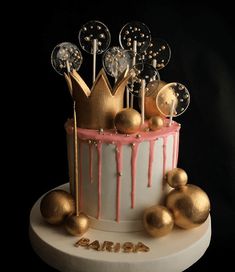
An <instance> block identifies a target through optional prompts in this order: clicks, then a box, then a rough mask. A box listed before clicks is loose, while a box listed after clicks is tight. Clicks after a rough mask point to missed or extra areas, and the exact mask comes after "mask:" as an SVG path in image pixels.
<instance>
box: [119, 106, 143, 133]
mask: <svg viewBox="0 0 235 272" xmlns="http://www.w3.org/2000/svg"><path fill="white" fill-rule="evenodd" d="M114 123H115V127H116V129H117V130H118V132H120V133H126V134H132V133H135V132H137V131H138V130H139V129H140V125H141V115H140V113H139V112H138V111H136V110H134V109H131V108H128V109H124V110H122V111H120V112H118V113H117V115H116V116H115V119H114Z"/></svg>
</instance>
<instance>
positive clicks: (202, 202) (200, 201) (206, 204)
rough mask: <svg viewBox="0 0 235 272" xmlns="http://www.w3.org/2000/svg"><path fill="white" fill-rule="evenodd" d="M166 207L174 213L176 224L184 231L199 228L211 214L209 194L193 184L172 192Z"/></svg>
mask: <svg viewBox="0 0 235 272" xmlns="http://www.w3.org/2000/svg"><path fill="white" fill-rule="evenodd" d="M166 206H167V208H168V209H170V210H171V211H172V213H173V216H174V221H175V224H176V225H177V226H178V227H181V228H184V229H191V228H194V227H197V226H199V225H200V224H202V223H203V222H205V221H206V219H207V217H208V216H209V212H210V200H209V198H208V196H207V194H206V193H205V192H204V191H203V190H202V189H201V188H199V187H198V186H195V185H192V184H188V185H186V186H182V187H179V188H177V189H174V190H172V191H171V192H170V193H169V194H168V196H167V198H166Z"/></svg>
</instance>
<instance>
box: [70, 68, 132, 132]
mask: <svg viewBox="0 0 235 272" xmlns="http://www.w3.org/2000/svg"><path fill="white" fill-rule="evenodd" d="M130 76H131V73H130V72H129V71H128V70H126V71H125V72H124V73H123V74H122V75H121V76H120V77H119V79H118V81H117V82H116V83H115V85H114V88H113V90H112V88H111V86H110V83H109V80H108V78H107V76H106V73H105V71H104V69H101V71H100V72H99V74H98V76H97V77H96V80H95V82H94V84H93V86H92V88H91V90H90V89H89V87H88V86H87V85H86V83H85V82H84V80H83V79H82V78H81V76H80V75H79V74H78V73H77V72H76V71H75V70H73V71H72V72H71V73H70V74H69V75H66V74H65V78H66V81H67V83H68V87H69V90H70V92H71V94H72V96H73V98H74V100H75V102H76V112H77V124H78V127H81V128H88V129H100V128H103V129H111V128H113V127H114V122H113V121H114V117H115V116H116V114H117V113H118V112H119V111H120V110H122V109H123V94H124V91H125V86H126V83H127V81H128V79H129V78H130Z"/></svg>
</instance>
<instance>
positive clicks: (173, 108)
mask: <svg viewBox="0 0 235 272" xmlns="http://www.w3.org/2000/svg"><path fill="white" fill-rule="evenodd" d="M171 101H172V102H171V112H170V122H169V127H170V126H171V125H172V119H173V115H174V110H175V99H172V100H171Z"/></svg>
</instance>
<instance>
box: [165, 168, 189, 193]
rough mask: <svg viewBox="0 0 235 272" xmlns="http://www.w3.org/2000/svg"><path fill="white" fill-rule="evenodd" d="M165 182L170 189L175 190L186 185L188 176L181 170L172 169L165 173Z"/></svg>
mask: <svg viewBox="0 0 235 272" xmlns="http://www.w3.org/2000/svg"><path fill="white" fill-rule="evenodd" d="M166 181H167V183H168V184H169V185H170V186H171V187H173V188H177V187H180V186H184V185H186V184H187V182H188V175H187V173H186V172H185V171H184V170H183V169H181V168H174V169H172V170H170V171H169V172H167V174H166Z"/></svg>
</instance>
